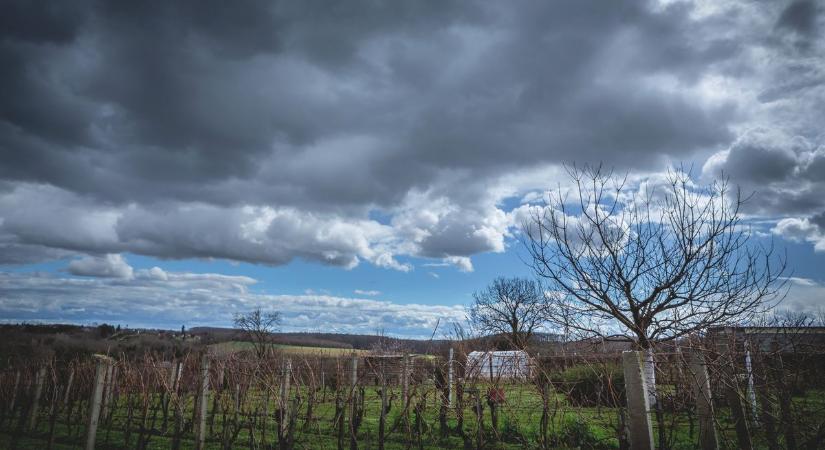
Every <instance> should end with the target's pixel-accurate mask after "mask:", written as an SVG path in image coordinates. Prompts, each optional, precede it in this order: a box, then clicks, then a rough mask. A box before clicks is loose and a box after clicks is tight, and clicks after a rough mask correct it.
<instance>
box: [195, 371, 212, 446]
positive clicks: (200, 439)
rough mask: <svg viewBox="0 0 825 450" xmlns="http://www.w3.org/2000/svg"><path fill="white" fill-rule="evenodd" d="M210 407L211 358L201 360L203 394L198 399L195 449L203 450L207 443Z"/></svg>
mask: <svg viewBox="0 0 825 450" xmlns="http://www.w3.org/2000/svg"><path fill="white" fill-rule="evenodd" d="M208 406H209V356H207V355H204V356H203V359H201V392H200V396H199V398H198V424H197V427H196V429H195V432H196V433H197V434H196V435H195V448H196V449H197V450H203V448H204V445H205V443H206V413H207V410H206V408H207V407H208Z"/></svg>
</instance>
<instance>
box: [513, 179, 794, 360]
mask: <svg viewBox="0 0 825 450" xmlns="http://www.w3.org/2000/svg"><path fill="white" fill-rule="evenodd" d="M568 173H569V175H570V177H571V179H572V181H573V183H572V186H573V187H572V189H569V190H565V189H562V188H559V189H558V190H557V191H555V192H553V193H551V194H550V196H549V200H548V203H547V205H546V206H545V207H544V208H538V207H537V208H535V209H534V210H533V214H532V215H531V218H530V220H528V221H527V223H525V224H524V232H525V233H524V236H525V239H524V244H525V246H526V248H527V251H528V252H529V255H530V258H529V260H530V264H531V266H532V268H533V269H534V271H535V272H536V274H537V275H538V276H540V277H541V278H542V279H544V280H546V282H547V284H548V289H549V290H550V292H552V295H550V296H549V298H550V303H551V308H552V310H553V315H552V318H553V320H554V321H555V322H556V323H557V324H559V325H560V326H563V327H565V329H567V330H570V331H571V332H576V331H577V332H581V333H582V334H590V335H601V336H605V335H609V334H622V335H627V336H628V337H630V338H632V339H634V340H635V341H636V342H637V343H638V345H639V346H640V347H641V348H650V347H651V345H652V344H653V342H655V341H657V340H668V339H674V338H678V337H680V336H684V335H687V334H690V333H693V332H697V331H701V330H704V329H706V328H707V327H709V326H717V325H726V324H733V323H737V322H741V321H742V320H746V319H747V318H749V317H751V316H753V315H755V314H759V313H761V312H763V311H765V310H766V309H768V308H770V307H771V306H772V305H773V304H775V302H776V301H777V300H778V299H780V298H781V296H782V293H783V292H784V287H783V286H784V282H783V280H784V278H782V274H783V272H784V270H785V261H784V258H781V257H777V256H776V255H775V254H774V249H773V247H772V246H768V247H765V246H761V245H756V244H755V243H754V241H753V240H751V233H750V230H749V229H748V227H747V226H746V225H745V224H744V223H743V219H742V214H741V207H742V205H743V203H744V201H745V199H744V198H743V197H742V196H741V194H740V192H739V191H738V189H736V190H732V189H731V188H730V187H729V185H728V182H727V180H724V179H723V180H717V181H714V182H712V183H711V184H709V185H705V186H699V185H696V184H695V183H694V182H693V180H692V179H691V177H690V175H689V174H688V173H686V172H685V171H683V170H681V169H674V170H671V171H669V173H668V175H667V177H665V178H664V179H661V180H656V179H653V180H647V182H644V183H640V185H639V186H638V187H634V188H630V187H629V183H628V178H627V176H625V177H618V176H615V175H614V174H613V173H612V172H610V171H605V170H604V169H602V168H601V167H586V168H584V169H579V168H576V167H569V168H568ZM571 197H572V198H571Z"/></svg>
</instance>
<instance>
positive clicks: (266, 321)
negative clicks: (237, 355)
mask: <svg viewBox="0 0 825 450" xmlns="http://www.w3.org/2000/svg"><path fill="white" fill-rule="evenodd" d="M234 322H235V327H236V328H239V329H241V330H243V332H244V333H245V334H246V335H247V337H248V338H249V340H250V341H251V342H252V345H253V347H254V349H255V355H256V356H257V357H258V358H264V357H265V356H266V355H267V353H268V352H269V350H270V347H271V346H270V343H271V338H272V333H275V332H277V331H278V326H279V325H280V324H281V314H280V313H277V312H272V313H264V312H262V311H261V309H260V308H257V309H255V310H254V311H250V312H248V313H245V314H241V313H237V314H235V318H234Z"/></svg>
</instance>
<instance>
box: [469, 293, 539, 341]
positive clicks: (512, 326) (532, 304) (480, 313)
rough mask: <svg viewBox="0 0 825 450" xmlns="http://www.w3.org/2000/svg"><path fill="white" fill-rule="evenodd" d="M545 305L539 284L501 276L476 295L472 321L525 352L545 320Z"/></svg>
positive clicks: (471, 313) (471, 314)
mask: <svg viewBox="0 0 825 450" xmlns="http://www.w3.org/2000/svg"><path fill="white" fill-rule="evenodd" d="M545 306H546V305H545V301H544V295H543V293H542V290H541V287H540V286H539V284H538V283H537V282H536V281H533V280H529V279H524V278H504V277H499V278H496V279H495V280H493V282H492V283H490V285H489V286H487V287H486V288H485V289H483V290H481V291H478V292H476V293H474V294H473V304H472V305H471V307H470V321H471V322H472V323H473V325H475V326H476V328H478V329H479V330H480V331H482V332H485V333H501V334H504V335H506V336H508V338H509V340H510V343H511V344H512V345H513V346H514V347H516V348H517V349H520V350H522V349H524V348H525V347H526V346H527V344H528V343H529V342H530V338H531V337H532V336H533V333H534V332H535V331H536V330H537V329H538V328H539V327H541V326H542V324H543V323H544V322H545V321H546V319H547V318H546V315H545V311H546V307H545Z"/></svg>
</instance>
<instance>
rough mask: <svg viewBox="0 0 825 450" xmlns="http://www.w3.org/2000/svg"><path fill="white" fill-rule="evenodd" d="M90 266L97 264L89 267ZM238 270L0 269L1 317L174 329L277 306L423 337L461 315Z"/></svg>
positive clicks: (321, 324) (354, 329)
mask: <svg viewBox="0 0 825 450" xmlns="http://www.w3.org/2000/svg"><path fill="white" fill-rule="evenodd" d="M93 270H96V269H93ZM255 283H256V280H254V279H252V278H249V277H243V276H229V275H221V274H212V273H206V274H194V273H182V272H166V271H164V270H162V269H160V268H158V267H155V268H152V269H148V270H137V271H135V272H134V276H133V277H132V278H129V279H126V278H123V277H114V276H112V277H108V278H69V277H61V276H57V275H53V274H42V273H40V274H37V273H35V274H31V273H0V317H3V320H5V321H11V322H19V321H49V322H75V323H77V322H80V323H91V322H108V323H119V324H123V325H126V324H128V325H130V326H135V327H139V326H151V327H165V328H168V329H177V328H179V327H180V326H181V325H186V326H187V327H192V326H222V327H227V326H231V325H232V317H233V314H235V313H239V312H240V313H242V312H248V311H250V310H252V309H255V308H261V309H263V310H265V311H278V312H280V313H281V314H282V315H283V330H284V331H316V330H317V331H323V332H339V333H368V334H369V333H375V332H377V331H378V330H386V331H387V332H388V333H391V334H394V335H398V336H407V337H413V338H428V337H430V336H431V335H432V333H433V331H434V330H435V329H436V326H437V325H438V327H439V329H440V330H442V331H445V332H446V330H447V328H441V327H449V324H450V323H453V322H460V321H462V320H464V307H463V306H461V305H456V306H446V305H445V306H436V305H419V304H398V303H393V302H390V301H385V300H375V299H366V298H363V295H368V296H369V295H373V293H371V292H367V293H364V294H362V295H361V296H360V298H359V296H356V297H335V296H332V295H317V294H308V295H269V294H263V293H259V292H254V291H253V290H252V289H251V288H252V287H253V286H254V284H255Z"/></svg>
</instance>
